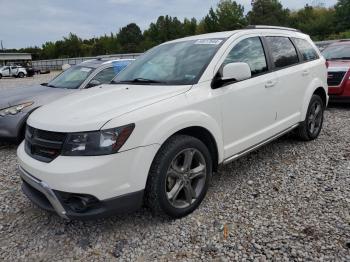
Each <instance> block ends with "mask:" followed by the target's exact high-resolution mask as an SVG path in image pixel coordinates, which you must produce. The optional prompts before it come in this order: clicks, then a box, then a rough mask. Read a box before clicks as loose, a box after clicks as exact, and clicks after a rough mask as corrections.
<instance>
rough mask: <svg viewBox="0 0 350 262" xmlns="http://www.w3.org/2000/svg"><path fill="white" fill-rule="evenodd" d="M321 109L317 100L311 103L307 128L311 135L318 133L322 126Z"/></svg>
mask: <svg viewBox="0 0 350 262" xmlns="http://www.w3.org/2000/svg"><path fill="white" fill-rule="evenodd" d="M322 118H323V110H322V105H321V103H320V102H319V101H315V102H314V103H313V104H312V107H311V110H310V112H309V117H308V128H309V132H310V134H311V135H315V134H318V132H319V131H320V128H321V126H322Z"/></svg>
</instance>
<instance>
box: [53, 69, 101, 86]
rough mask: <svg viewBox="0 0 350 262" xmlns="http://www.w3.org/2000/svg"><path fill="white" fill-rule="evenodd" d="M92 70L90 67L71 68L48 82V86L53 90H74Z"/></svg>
mask: <svg viewBox="0 0 350 262" xmlns="http://www.w3.org/2000/svg"><path fill="white" fill-rule="evenodd" d="M93 70H94V69H93V68H91V67H86V66H73V67H71V68H69V69H67V70H66V71H64V72H62V73H61V74H60V75H58V76H57V77H56V78H55V79H53V80H52V81H50V82H49V83H48V86H50V87H55V88H68V89H76V88H78V87H79V86H80V85H81V84H82V83H83V82H84V81H85V79H86V78H87V77H88V76H89V75H90V74H91V73H92V72H93Z"/></svg>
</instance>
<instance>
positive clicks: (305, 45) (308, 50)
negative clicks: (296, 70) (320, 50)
mask: <svg viewBox="0 0 350 262" xmlns="http://www.w3.org/2000/svg"><path fill="white" fill-rule="evenodd" d="M293 41H294V43H295V45H296V47H297V48H298V49H299V52H300V53H301V55H302V57H303V60H304V61H312V60H316V59H318V58H319V56H318V54H317V52H316V50H315V49H314V47H313V46H312V45H311V44H310V43H309V42H308V41H306V40H305V39H300V38H293Z"/></svg>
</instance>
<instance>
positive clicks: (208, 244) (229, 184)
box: [0, 76, 350, 261]
mask: <svg viewBox="0 0 350 262" xmlns="http://www.w3.org/2000/svg"><path fill="white" fill-rule="evenodd" d="M40 77H41V76H40ZM2 81H3V80H1V81H0V82H1V83H2ZM6 81H10V80H6ZM11 81H12V80H11ZM15 81H17V80H15ZM325 115H326V120H325V125H324V130H323V132H322V133H321V135H320V137H319V139H317V140H316V141H313V142H309V143H303V142H298V141H296V140H294V139H293V136H292V135H287V136H284V137H282V138H280V139H279V140H277V141H275V142H273V143H271V144H269V145H267V146H265V147H263V148H261V149H260V150H258V151H256V152H254V153H251V154H250V155H247V156H245V157H243V158H241V159H239V160H238V161H236V162H233V163H232V164H230V165H227V166H225V167H222V168H221V169H220V170H219V172H218V173H217V174H215V175H214V177H213V181H212V186H211V188H210V190H209V192H208V194H207V197H206V199H205V200H204V202H203V203H202V204H201V206H200V207H199V209H198V210H197V211H195V212H194V213H193V214H191V215H190V216H188V217H185V218H183V219H179V220H167V219H164V218H159V217H152V215H151V214H150V212H149V211H148V210H146V209H142V210H140V211H138V212H136V213H133V214H129V215H124V216H118V217H112V218H109V219H103V220H97V221H88V222H82V221H64V220H62V219H61V218H59V217H57V216H55V215H51V214H48V213H46V212H44V211H41V210H40V209H38V208H37V207H35V206H34V205H33V204H31V203H30V202H29V200H27V199H26V198H25V197H24V195H23V194H22V193H21V191H20V184H21V183H20V179H19V177H18V175H17V174H16V163H17V162H16V146H14V145H2V146H0V203H1V204H0V236H1V238H0V260H4V261H49V260H83V261H92V260H93V261H110V260H114V261H117V260H132V261H154V260H158V261H174V260H180V261H198V260H207V261H234V260H236V261H237V260H239V261H241V260H248V261H253V260H254V261H264V260H275V261H277V260H284V261H288V260H292V261H308V260H309V261H310V260H312V261H314V260H316V261H317V260H319V261H320V260H325V261H335V260H336V261H350V147H349V141H350V132H349V131H350V107H344V106H337V107H332V108H330V109H329V110H328V111H327V112H326V113H325Z"/></svg>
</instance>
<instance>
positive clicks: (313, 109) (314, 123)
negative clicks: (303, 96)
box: [296, 95, 325, 141]
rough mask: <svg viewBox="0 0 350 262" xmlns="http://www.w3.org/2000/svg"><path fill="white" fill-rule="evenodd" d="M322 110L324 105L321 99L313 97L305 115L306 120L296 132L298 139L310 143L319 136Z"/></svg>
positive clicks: (316, 96)
mask: <svg viewBox="0 0 350 262" xmlns="http://www.w3.org/2000/svg"><path fill="white" fill-rule="evenodd" d="M324 109H325V105H324V104H323V101H322V99H321V97H320V96H318V95H313V96H312V97H311V101H310V104H309V107H308V110H307V113H306V118H305V120H304V122H302V123H301V124H300V125H299V127H298V129H297V130H296V131H297V135H298V137H299V138H300V139H302V140H304V141H311V140H314V139H316V138H317V137H318V136H319V134H320V132H321V129H322V125H323V113H324Z"/></svg>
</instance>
